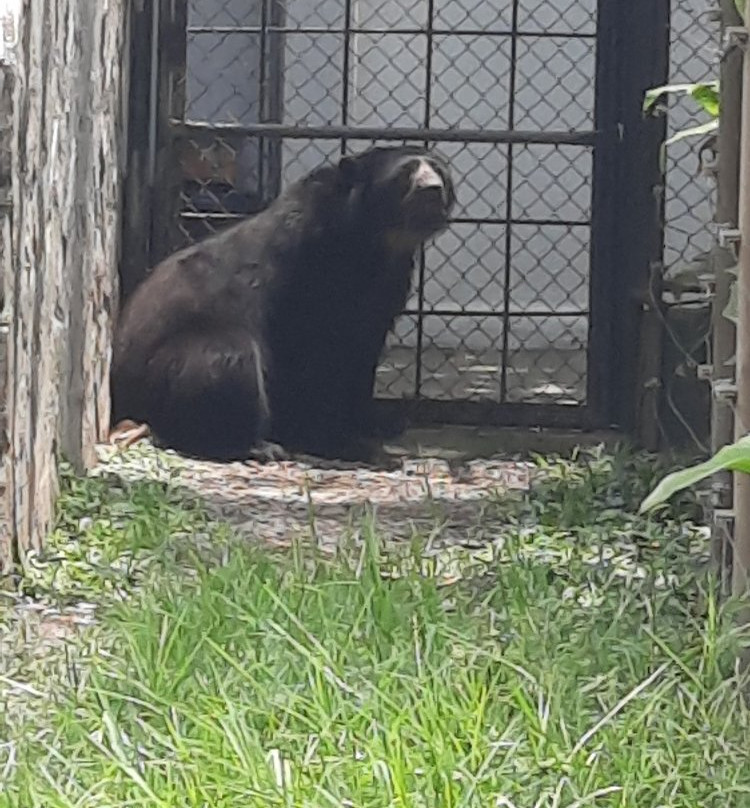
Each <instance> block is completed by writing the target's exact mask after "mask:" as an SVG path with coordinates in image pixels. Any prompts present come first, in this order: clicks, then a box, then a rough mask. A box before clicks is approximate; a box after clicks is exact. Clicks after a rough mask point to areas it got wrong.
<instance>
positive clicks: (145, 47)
mask: <svg viewBox="0 0 750 808" xmlns="http://www.w3.org/2000/svg"><path fill="white" fill-rule="evenodd" d="M129 13H130V20H129V28H128V30H129V54H128V66H129V81H130V86H129V97H128V102H127V104H128V112H127V118H126V120H127V145H126V151H125V156H124V159H125V182H124V187H123V229H122V251H121V252H122V255H121V258H120V293H121V296H122V298H123V299H124V298H127V296H128V295H129V294H130V293H131V292H132V291H133V290H134V289H135V287H136V286H137V285H138V284H139V283H140V282H141V281H142V280H143V278H144V277H145V274H146V270H147V268H148V264H149V241H150V240H149V232H150V228H151V184H150V182H149V176H148V175H149V165H150V162H151V158H152V155H151V144H150V138H149V128H150V114H151V77H152V71H153V69H154V65H153V64H152V34H153V14H154V0H143V2H142V3H131V4H130V12H129Z"/></svg>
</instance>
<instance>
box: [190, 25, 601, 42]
mask: <svg viewBox="0 0 750 808" xmlns="http://www.w3.org/2000/svg"><path fill="white" fill-rule="evenodd" d="M267 31H268V33H274V34H309V35H312V36H314V35H323V34H345V33H346V25H345V26H344V28H333V27H332V28H325V27H321V26H307V27H299V28H294V27H291V26H270V27H269V28H268V29H267ZM187 32H188V34H191V35H201V34H213V35H217V34H218V35H223V36H227V35H230V34H259V33H260V27H259V26H257V25H238V26H236V27H232V26H228V25H217V26H214V27H212V26H208V25H193V26H191V27H190V28H188V30H187ZM349 32H350V33H352V34H365V35H368V36H385V35H387V34H394V35H401V36H417V35H419V34H424V33H426V29H425V28H416V27H409V28H350V29H349ZM432 33H433V35H434V36H453V37H476V36H489V37H510V36H512V32H511V31H509V30H498V31H485V30H484V29H482V28H463V29H461V30H460V31H457V30H456V29H454V28H434V29H433V31H432ZM518 36H519V37H524V38H526V39H531V38H538V39H596V34H595V33H576V32H575V31H519V32H518Z"/></svg>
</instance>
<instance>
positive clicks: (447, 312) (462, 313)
mask: <svg viewBox="0 0 750 808" xmlns="http://www.w3.org/2000/svg"><path fill="white" fill-rule="evenodd" d="M423 311H424V314H425V316H431V317H446V318H448V317H474V318H486V319H488V320H489V319H493V318H496V319H500V318H502V317H505V316H506V312H504V311H492V310H491V309H488V310H486V311H484V310H482V309H424V310H423ZM417 312H418V310H416V309H405V310H404V314H410V315H412V316H413V315H415V314H417ZM590 314H591V312H590V311H588V310H587V309H566V310H564V311H559V310H555V311H525V310H523V309H509V310H508V311H507V316H508V317H530V318H531V317H538V318H540V319H541V318H542V317H588V316H589V315H590Z"/></svg>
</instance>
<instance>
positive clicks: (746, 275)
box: [732, 18, 750, 623]
mask: <svg viewBox="0 0 750 808" xmlns="http://www.w3.org/2000/svg"><path fill="white" fill-rule="evenodd" d="M745 26H747V18H746V20H745ZM749 44H750V43H749V42H748V39H747V32H746V33H745V38H744V45H745V49H744V56H743V83H744V86H743V93H742V117H741V123H742V149H741V158H740V176H739V186H740V191H739V227H740V236H741V240H740V250H739V265H738V268H737V272H738V277H737V296H738V320H737V369H736V376H737V406H736V410H735V437H737V438H740V437H742V436H744V435H746V434H747V433H748V431H749V430H750V49H748V45H749ZM734 478H735V480H734V512H735V521H734V534H735V535H734V564H733V574H732V591H733V594H734V595H735V596H738V597H741V596H745V595H747V593H748V584H749V583H750V474H735V475H734ZM742 619H743V623H748V622H750V611H748V610H746V612H745V614H744V615H742Z"/></svg>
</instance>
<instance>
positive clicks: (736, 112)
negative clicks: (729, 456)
mask: <svg viewBox="0 0 750 808" xmlns="http://www.w3.org/2000/svg"><path fill="white" fill-rule="evenodd" d="M741 24H742V18H741V17H740V15H739V13H738V12H737V6H736V5H735V0H721V30H722V32H724V31H726V29H727V28H728V27H734V26H738V25H741ZM719 87H720V92H721V127H720V128H719V134H718V139H717V146H718V154H719V166H718V175H717V182H716V221H717V222H718V223H719V225H720V226H721V227H729V228H736V227H737V224H738V209H739V176H740V132H741V120H740V118H741V114H742V51H741V50H740V49H739V48H733V49H732V50H730V51H729V52H728V53H727V54H726V55H725V56H724V58H723V59H722V61H721V66H720V82H719ZM736 263H737V261H736V257H735V255H734V254H733V249H732V247H731V246H730V245H727V246H724V247H722V246H720V245H717V246H716V248H715V250H714V271H715V273H716V281H715V289H714V300H713V305H712V318H713V323H712V332H713V333H712V353H713V373H712V384H721V383H722V382H724V383H726V382H730V383H731V382H734V371H733V368H732V367H731V366H730V364H729V363H730V360H731V359H732V357H733V356H734V353H735V346H736V340H737V334H736V330H735V327H734V324H733V323H732V322H731V321H730V320H729V319H727V318H726V317H725V316H724V315H723V313H722V312H723V311H724V310H725V308H726V306H727V303H728V302H729V291H730V287H731V284H732V282H733V280H734V279H733V278H732V276H731V275H730V274H729V273H728V272H727V270H728V269H729V268H730V267H733V266H734V265H735V264H736ZM733 437H734V413H733V411H732V407H731V404H730V403H729V402H728V401H723V400H719V399H718V398H716V397H714V398H713V401H712V404H711V451H712V453H714V454H715V453H716V452H718V451H719V450H720V449H721V448H722V447H723V446H726V445H727V444H729V443H731V442H732V438H733ZM712 488H713V495H714V496H713V502H712V506H713V507H714V508H715V509H719V510H723V511H729V510H731V508H732V499H733V497H732V475H731V473H730V472H722V473H721V474H717V475H716V477H715V478H714V483H713V486H712ZM726 527H727V526H726V522H725V520H720V519H713V520H712V525H711V558H712V561H713V563H714V567H715V569H716V571H717V573H718V574H719V580H720V582H721V586H722V591H724V592H727V591H728V590H729V588H730V582H731V570H732V547H731V542H729V541H727V535H726Z"/></svg>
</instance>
